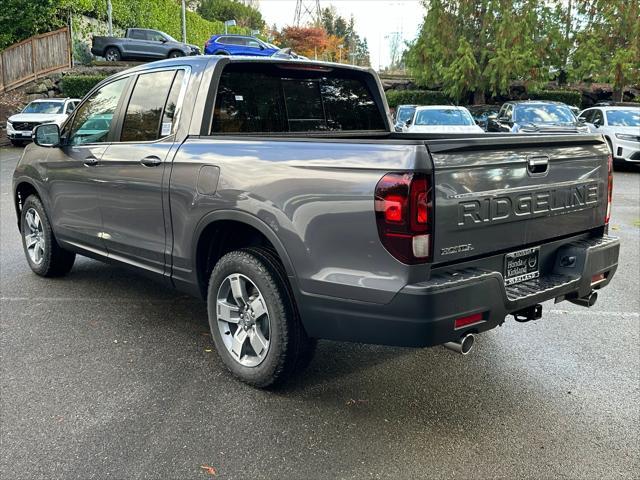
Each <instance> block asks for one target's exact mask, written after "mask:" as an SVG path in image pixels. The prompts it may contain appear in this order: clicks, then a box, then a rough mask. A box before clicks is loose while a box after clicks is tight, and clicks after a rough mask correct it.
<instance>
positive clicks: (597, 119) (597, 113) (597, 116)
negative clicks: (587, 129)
mask: <svg viewBox="0 0 640 480" xmlns="http://www.w3.org/2000/svg"><path fill="white" fill-rule="evenodd" d="M592 123H594V124H596V123H597V124H598V125H604V115H602V110H594V111H593V121H592Z"/></svg>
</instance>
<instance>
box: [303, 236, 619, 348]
mask: <svg viewBox="0 0 640 480" xmlns="http://www.w3.org/2000/svg"><path fill="white" fill-rule="evenodd" d="M545 247H546V249H547V251H546V253H545V255H543V257H544V258H541V263H542V261H543V260H544V262H545V263H547V264H548V266H549V268H547V269H546V270H543V271H546V272H547V273H545V274H544V275H543V276H542V277H541V278H538V279H534V280H529V281H527V282H523V283H520V284H516V285H512V286H509V287H505V285H504V281H503V278H502V274H501V273H499V272H498V271H495V270H488V269H482V268H473V267H472V268H464V269H460V270H451V269H450V270H447V271H443V272H439V273H436V274H434V275H433V276H432V278H431V279H430V280H429V281H427V282H423V283H418V284H413V285H407V286H406V287H405V288H403V289H402V290H401V291H400V292H398V294H397V295H396V296H395V297H394V299H393V300H392V301H391V302H390V303H388V304H385V305H377V304H370V303H363V302H348V301H342V300H337V299H328V298H326V297H322V298H321V297H310V296H306V295H305V296H304V297H305V298H304V300H303V301H304V302H305V304H304V305H305V306H304V308H302V309H301V313H302V318H303V322H304V325H305V328H306V330H307V333H308V334H309V335H310V336H312V337H316V338H326V339H332V340H341V341H354V342H363V343H376V344H383V345H397V346H411V347H426V346H432V345H439V344H442V343H445V342H449V341H455V340H458V339H460V338H461V337H462V336H463V335H465V334H467V333H480V332H484V331H486V330H490V329H492V328H494V327H496V326H498V325H500V324H502V323H503V322H504V320H505V317H506V316H507V315H508V314H510V313H513V312H517V311H519V310H522V309H524V308H526V307H530V306H533V305H536V304H538V303H540V302H543V301H546V300H551V299H558V300H559V301H561V300H565V299H569V298H580V297H583V296H586V295H588V294H589V293H590V292H591V291H592V290H593V289H600V288H602V287H604V286H606V285H607V284H608V283H609V282H610V281H611V279H612V278H613V275H614V274H615V271H616V269H617V266H618V254H619V250H620V243H619V241H618V239H616V238H613V237H609V236H604V237H601V238H596V239H588V240H577V241H572V242H569V243H567V242H564V243H560V242H556V243H555V244H551V245H547V246H545ZM550 249H551V250H550ZM541 255H542V253H541ZM567 259H569V262H568V261H567ZM567 263H568V266H563V265H567ZM600 273H602V274H604V275H605V278H604V280H602V281H600V282H599V283H598V284H597V285H595V286H593V287H592V285H591V279H592V277H593V276H594V275H598V274H600ZM477 313H481V314H482V316H483V320H482V321H481V322H479V323H476V324H473V325H469V326H467V327H463V328H460V329H457V330H456V329H455V328H454V321H455V319H457V318H460V317H465V316H468V315H473V314H477Z"/></svg>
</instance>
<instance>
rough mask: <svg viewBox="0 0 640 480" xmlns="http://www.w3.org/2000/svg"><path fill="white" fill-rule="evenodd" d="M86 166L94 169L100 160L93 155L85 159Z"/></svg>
mask: <svg viewBox="0 0 640 480" xmlns="http://www.w3.org/2000/svg"><path fill="white" fill-rule="evenodd" d="M84 164H85V165H86V166H87V167H94V166H96V165H97V164H98V159H97V158H96V157H94V156H93V155H91V156H90V157H87V158H85V159H84Z"/></svg>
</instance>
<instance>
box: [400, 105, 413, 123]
mask: <svg viewBox="0 0 640 480" xmlns="http://www.w3.org/2000/svg"><path fill="white" fill-rule="evenodd" d="M415 111H416V109H415V108H411V107H402V108H399V109H398V113H397V114H396V121H397V122H400V123H407V121H408V120H410V119H412V118H413V114H414V113H415Z"/></svg>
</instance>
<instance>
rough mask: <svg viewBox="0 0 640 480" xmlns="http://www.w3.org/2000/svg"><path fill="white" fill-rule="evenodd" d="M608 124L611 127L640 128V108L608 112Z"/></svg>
mask: <svg viewBox="0 0 640 480" xmlns="http://www.w3.org/2000/svg"><path fill="white" fill-rule="evenodd" d="M607 122H608V123H609V126H610V127H640V108H634V109H631V108H630V109H629V110H608V111H607Z"/></svg>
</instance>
